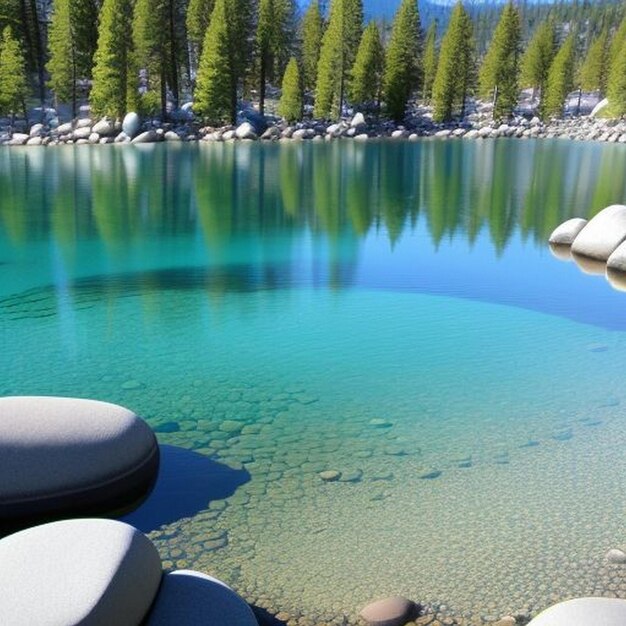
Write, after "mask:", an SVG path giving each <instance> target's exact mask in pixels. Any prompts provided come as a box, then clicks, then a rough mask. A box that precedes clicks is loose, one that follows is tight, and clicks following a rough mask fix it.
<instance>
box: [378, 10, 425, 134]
mask: <svg viewBox="0 0 626 626" xmlns="http://www.w3.org/2000/svg"><path fill="white" fill-rule="evenodd" d="M420 31H421V29H420V17H419V11H418V9H417V2H416V0H402V3H401V4H400V7H399V9H398V11H397V13H396V15H395V18H394V20H393V27H392V30H391V38H390V40H389V46H388V48H387V55H386V59H385V75H384V81H383V82H384V89H385V101H386V104H387V112H388V114H389V116H390V117H392V118H393V119H394V120H396V121H397V122H400V121H402V120H403V119H404V115H405V113H406V107H407V104H408V102H409V98H410V97H411V93H412V92H413V90H415V89H419V87H420V71H421V32H420Z"/></svg>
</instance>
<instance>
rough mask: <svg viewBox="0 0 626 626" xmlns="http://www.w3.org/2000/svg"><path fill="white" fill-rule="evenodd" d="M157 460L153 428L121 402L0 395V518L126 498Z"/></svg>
mask: <svg viewBox="0 0 626 626" xmlns="http://www.w3.org/2000/svg"><path fill="white" fill-rule="evenodd" d="M158 459H159V451H158V447H157V445H156V439H155V437H154V434H153V433H152V431H151V429H150V428H149V427H148V425H147V424H146V423H145V422H144V421H143V420H141V419H140V418H138V417H137V416H136V415H135V414H134V413H132V412H131V411H129V410H128V409H125V408H123V407H120V406H116V405H114V404H108V403H106V402H97V401H95V400H80V399H74V398H53V397H36V396H35V397H30V396H27V397H5V398H0V520H2V519H11V518H23V517H28V516H35V515H39V514H48V513H49V514H58V513H59V512H63V511H66V510H71V511H75V510H78V511H80V510H89V509H90V507H93V508H97V507H104V508H107V510H108V508H110V505H112V504H115V503H116V501H119V503H127V502H126V500H128V499H129V498H130V499H131V500H132V499H136V498H137V497H138V496H139V495H141V494H142V493H145V491H146V490H147V489H148V487H149V486H150V485H151V482H152V480H153V479H154V476H155V473H156V471H157V468H158ZM0 588H1V587H0ZM0 595H1V594H0ZM3 623H5V622H3V621H2V620H1V619H0V624H3Z"/></svg>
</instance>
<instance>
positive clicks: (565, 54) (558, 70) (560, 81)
mask: <svg viewBox="0 0 626 626" xmlns="http://www.w3.org/2000/svg"><path fill="white" fill-rule="evenodd" d="M575 41H576V40H575V36H574V34H571V35H569V36H568V37H567V39H566V40H565V41H564V42H563V45H562V46H561V48H560V49H559V51H558V52H557V53H556V56H555V57H554V61H553V62H552V65H551V66H550V71H549V72H548V81H547V83H546V93H545V97H544V98H543V99H542V103H541V104H542V110H541V113H542V116H543V117H544V118H549V117H553V116H554V117H560V116H561V115H562V114H563V105H564V104H565V98H566V97H567V95H568V94H569V93H570V91H572V89H573V88H574V52H575V48H574V45H575Z"/></svg>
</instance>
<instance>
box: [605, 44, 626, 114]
mask: <svg viewBox="0 0 626 626" xmlns="http://www.w3.org/2000/svg"><path fill="white" fill-rule="evenodd" d="M607 97H608V99H609V107H610V108H609V110H610V112H611V114H612V115H614V116H616V117H623V116H624V115H626V40H625V41H624V42H623V43H622V47H621V49H620V51H619V52H618V53H617V54H616V56H615V57H614V58H613V60H612V62H611V73H610V75H609V80H608V87H607Z"/></svg>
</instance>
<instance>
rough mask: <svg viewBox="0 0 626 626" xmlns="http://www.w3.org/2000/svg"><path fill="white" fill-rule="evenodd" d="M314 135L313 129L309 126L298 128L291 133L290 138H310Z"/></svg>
mask: <svg viewBox="0 0 626 626" xmlns="http://www.w3.org/2000/svg"><path fill="white" fill-rule="evenodd" d="M313 135H315V131H313V129H311V128H299V129H298V130H295V131H294V132H293V135H291V138H292V139H311V138H312V137H313Z"/></svg>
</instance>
